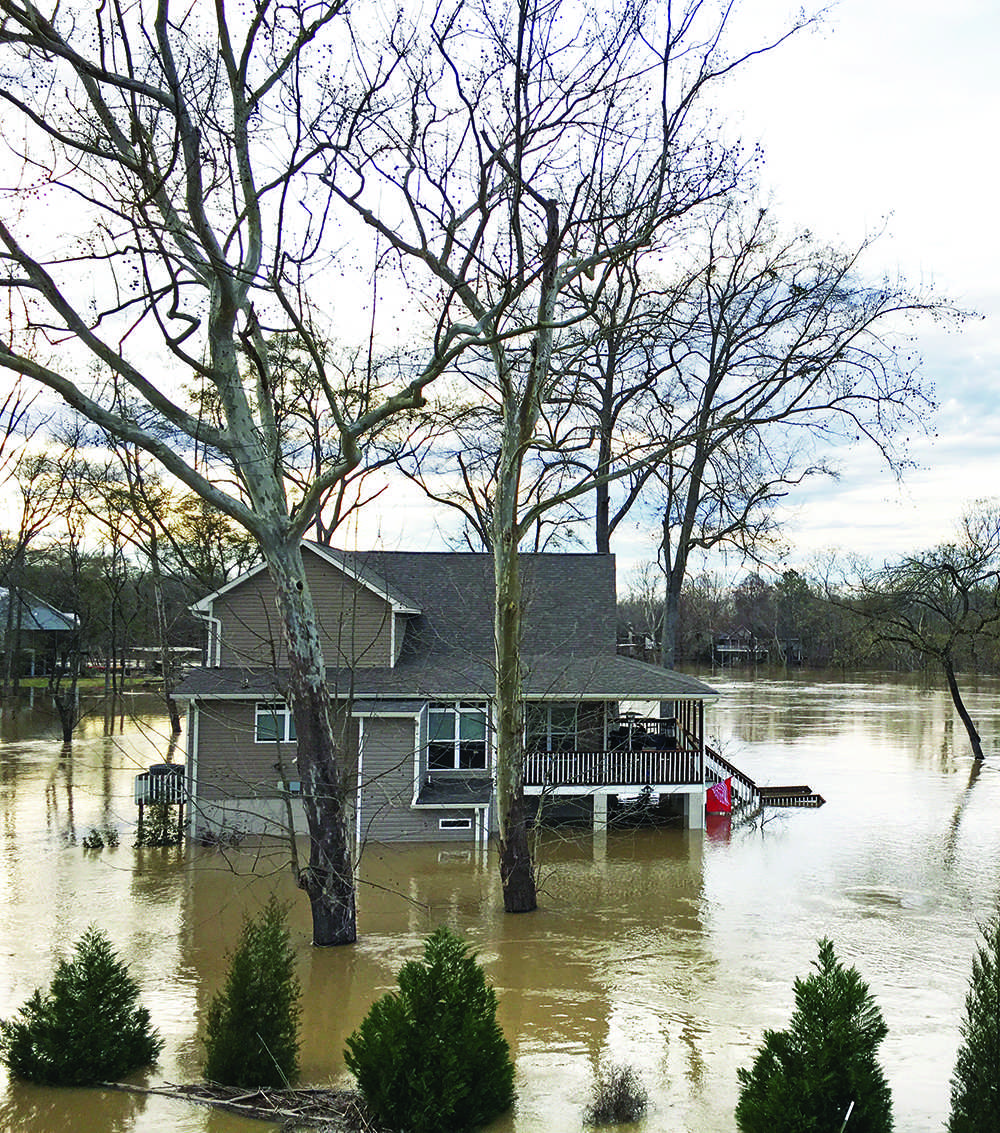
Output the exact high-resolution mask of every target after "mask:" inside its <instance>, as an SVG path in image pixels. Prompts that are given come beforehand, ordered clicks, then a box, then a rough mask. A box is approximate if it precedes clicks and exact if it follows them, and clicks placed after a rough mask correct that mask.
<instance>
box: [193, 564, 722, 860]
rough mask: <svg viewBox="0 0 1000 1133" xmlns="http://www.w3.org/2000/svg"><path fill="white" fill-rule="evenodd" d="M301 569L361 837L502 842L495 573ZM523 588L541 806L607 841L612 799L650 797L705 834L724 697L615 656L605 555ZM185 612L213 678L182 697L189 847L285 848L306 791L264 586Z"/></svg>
mask: <svg viewBox="0 0 1000 1133" xmlns="http://www.w3.org/2000/svg"><path fill="white" fill-rule="evenodd" d="M304 558H305V563H306V570H307V575H308V579H309V586H310V590H311V593H312V597H313V602H314V604H315V606H316V609H317V611H318V617H319V622H320V627H321V634H322V638H323V649H324V654H325V657H326V660H327V664H328V666H329V668H328V674H327V676H328V682H329V687H330V691H331V696H332V698H333V702H334V708H335V714H336V718H337V720H338V721H339V726H340V728H341V731H342V737H343V744H344V747H345V750H346V751H347V753H348V760H349V765H350V789H351V794H352V796H353V799H354V810H353V820H354V824H355V831H356V835H357V838H358V839H359V841H361V840H365V839H375V840H381V841H427V840H441V841H470V840H474V841H479V842H481V841H483V840H484V839H486V838H487V837H488V835H489V834H490V833H491V831H493V830H494V829H495V826H496V813H495V805H494V769H495V760H496V753H495V750H494V727H493V715H492V712H493V710H492V696H493V565H492V558H491V557H490V556H489V555H483V554H453V553H410V552H389V551H372V552H365V553H361V552H350V553H349V552H345V551H338V550H333V549H331V548H328V547H323V546H319V545H317V544H311V543H307V544H304ZM522 570H523V575H524V594H525V606H526V609H525V619H524V624H525V637H524V646H523V655H524V662H525V670H526V672H525V690H526V694H525V699H526V703H525V711H526V737H525V738H526V747H527V756H526V764H525V782H526V793H527V794H528V796H529V797H530V800H531V802H532V804H533V806H534V807H536V808H537V807H538V806H540V805H542V803H543V801H544V806H545V808H546V812H547V813H548V812H550V811H551V812H553V813H556V812H559V811H561V810H567V809H568V810H574V811H575V813H576V814H577V815H579V816H584V817H587V818H589V819H591V820H593V821H595V822H596V823H602V822H604V821H605V820H606V816H607V814H608V811H609V807H610V809H611V810H612V812H613V811H614V808H615V800H616V799H618V798H619V797H620V796H634V795H636V794H637V793H639V792H643V789H644V788H647V787H648V788H650V790H649V791H648V792H644V793H645V795H646V797H649V796H650V795H652V796H653V797H654V798H655V797H657V796H658V797H660V798H661V800H663V803H664V805H665V806H671V805H672V806H673V807H674V808H675V810H676V812H677V813H678V815H679V816H680V817H682V818H683V821H685V822H686V824H687V825H688V826H690V827H701V826H702V825H703V813H704V797H705V796H704V792H705V759H704V708H705V703H706V701H708V700H710V699H711V698H713V697H714V696H715V693H714V692H713V690H712V689H710V688H709V687H708V686H707V685H704V684H702V683H701V682H700V681H697V680H695V679H694V678H692V677H690V676H686V675H683V674H681V673H676V672H670V671H665V670H663V669H659V668H656V667H654V666H652V665H649V664H646V663H644V662H642V661H637V660H634V659H631V658H628V657H621V656H618V655H617V652H616V642H615V617H616V603H615V564H614V558H613V557H612V556H608V555H579V554H566V555H562V554H559V555H525V556H523V558H522ZM194 610H195V612H196V613H197V614H199V615H200V616H201V617H202V618H203V619H204V620H205V623H206V626H207V629H208V645H207V652H206V664H205V666H204V667H202V668H199V669H196V670H194V671H193V672H192V673H190V674H189V676H188V677H187V678H186V680H185V681H184V683H183V684H182V685H181V686H180V687H179V688H178V689H177V695H178V696H179V697H181V698H183V699H185V700H186V701H187V704H188V718H189V727H188V791H189V797H190V800H191V803H192V805H191V806H190V807H189V811H188V814H189V821H190V828H191V832H192V834H193V835H194V836H196V837H203V836H208V835H212V834H216V835H217V834H220V833H224V832H226V831H229V830H234V829H235V830H245V831H258V832H260V831H268V830H274V831H276V830H277V829H279V828H280V827H282V826H283V825H284V824H285V821H286V813H287V802H288V800H289V799H291V800H292V802H293V804H295V796H296V793H297V789H298V783H297V776H296V770H295V743H294V740H295V722H294V718H293V716H292V713H291V711H290V709H289V706H288V704H287V702H286V700H285V699H284V689H285V685H284V680H283V666H284V663H285V658H284V650H283V646H282V641H281V632H280V625H279V621H278V617H277V612H276V606H275V600H274V589H273V586H272V584H271V582H270V579H269V577H268V575H267V573H266V571H265V570H264V569H263V568H257V569H255V570H252V571H250V572H249V573H247V574H245V575H243V576H242V577H240V578H238V579H236V580H235V581H233V582H231V583H229V584H228V585H226V586H224V587H222V588H221V589H220V590H217V591H215V592H214V593H213V594H210V595H208V596H207V597H206V598H204V599H202V601H200V602H199V603H197V605H196V606H195V607H194ZM635 701H644V702H651V705H652V710H651V711H650V712H649V713H648V715H650V716H652V717H653V719H652V720H640V719H639V718H638V717H637V716H636V715H635V714H632V713H629V712H627V711H626V708H627V706H628V705H629V704H630V703H631V702H635ZM293 809H294V810H296V812H297V804H295V806H294V808H293ZM296 821H297V824H298V823H301V815H300V814H299V817H298V818H297V820H296ZM298 828H299V829H300V830H301V829H304V826H303V825H299V826H298Z"/></svg>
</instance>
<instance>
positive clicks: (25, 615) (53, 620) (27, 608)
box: [0, 586, 79, 637]
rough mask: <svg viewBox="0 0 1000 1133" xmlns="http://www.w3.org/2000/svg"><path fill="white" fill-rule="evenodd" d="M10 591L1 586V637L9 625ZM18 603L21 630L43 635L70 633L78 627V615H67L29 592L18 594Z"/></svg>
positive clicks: (23, 591)
mask: <svg viewBox="0 0 1000 1133" xmlns="http://www.w3.org/2000/svg"><path fill="white" fill-rule="evenodd" d="M10 599H11V596H10V591H9V590H8V589H7V588H6V587H4V586H0V637H2V636H3V634H4V631H5V628H6V625H7V610H8V606H9V603H10ZM16 601H17V602H18V604H19V605H20V607H21V612H20V618H21V630H22V631H24V630H27V631H29V632H42V633H68V632H70V631H71V630H75V629H76V627H77V622H78V620H79V619H78V618H77V616H76V614H66V613H63V612H62V611H61V610H57V609H56V608H55V606H50V605H49V603H48V602H46V601H45V600H44V599H43V598H39V597H37V595H35V594H30V593H29V592H28V591H27V590H19V591H18V592H17V596H16Z"/></svg>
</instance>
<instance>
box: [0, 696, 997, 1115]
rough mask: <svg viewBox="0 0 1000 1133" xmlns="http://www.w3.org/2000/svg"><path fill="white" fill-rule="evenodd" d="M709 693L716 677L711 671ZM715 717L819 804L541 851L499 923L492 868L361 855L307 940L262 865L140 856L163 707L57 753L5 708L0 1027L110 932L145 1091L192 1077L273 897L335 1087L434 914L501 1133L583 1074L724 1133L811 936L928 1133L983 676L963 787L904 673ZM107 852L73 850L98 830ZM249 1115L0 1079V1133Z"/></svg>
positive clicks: (380, 849)
mask: <svg viewBox="0 0 1000 1133" xmlns="http://www.w3.org/2000/svg"><path fill="white" fill-rule="evenodd" d="M709 679H710V680H712V678H709ZM712 683H714V684H715V686H716V687H717V688H718V689H719V690H720V692H721V693H722V696H721V698H720V702H719V704H718V705H717V706H716V707H715V708H714V709H712V710H711V711H710V729H711V731H712V732H713V733H714V734H715V735H716V737H717V740H718V743H719V745H720V746H721V747H722V748H723V750H724V751H725V753H726V754H727V755H728V756H729V758H730V759H732V760H733V761H734V762H735V763H736V764H737V765H738V766H740V767H742V768H744V769H745V770H746V771H747V772H748V773H749V774H751V775H753V776H754V777H755V778H756V779H757V780H758V782H760V783H762V784H772V785H777V784H783V783H809V784H810V785H811V786H812V787H813V788H814V789H816V790H819V791H820V792H821V793H822V794H823V795H824V796H825V797H826V798H827V800H828V802H827V805H826V806H824V807H823V808H822V809H820V810H818V811H785V812H779V813H778V814H777V815H776V816H775V817H773V818H771V819H770V820H769V821H767V822H766V823H765V824H764V825H763V827H761V826H760V825H759V824H758V825H754V826H743V827H740V826H723V827H721V828H719V829H713V830H711V831H709V832H708V833H707V834H701V833H684V832H681V831H653V830H644V831H634V832H625V831H623V832H612V833H610V834H608V835H606V836H604V837H597V838H595V837H593V836H592V835H591V834H590V833H589V832H587V833H584V832H578V831H574V832H561V833H559V834H555V833H553V834H551V835H550V836H548V838H547V840H546V844H545V851H544V866H543V874H544V889H543V894H542V908H541V909H540V910H539V911H538V912H537V913H534V914H530V915H527V916H518V917H505V916H504V915H503V914H502V913H500V912H499V911H498V910H499V907H500V901H499V894H498V883H497V881H496V865H495V860H494V858H493V856H492V854H490V855H488V856H487V855H480V854H477V853H475V852H471V851H470V852H468V853H466V852H463V851H456V850H454V849H452V850H448V849H443V848H441V847H437V846H419V847H408V848H403V847H395V846H373V847H369V848H368V850H367V851H366V855H365V858H364V862H363V867H362V884H361V891H360V896H359V907H360V917H359V924H360V931H361V940H360V942H359V943H358V944H357V945H356V946H354V947H351V948H345V949H333V950H318V949H313V948H311V947H310V946H309V943H308V939H309V930H308V913H307V909H306V906H305V903H304V902H303V900H302V899H301V897H299V895H298V894H297V893H296V891H295V890H294V888H293V886H292V884H291V882H290V879H289V876H288V873H287V870H286V869H285V868H284V865H283V861H282V859H281V857H280V854H278V853H277V852H272V851H268V852H256V851H255V852H251V851H248V850H245V849H244V850H241V851H239V852H229V853H226V854H223V853H221V852H219V851H214V850H211V851H210V850H205V849H198V848H189V849H183V850H182V849H178V848H172V849H171V848H168V849H136V848H134V847H133V844H132V843H133V841H134V823H135V817H136V814H135V808H134V806H133V804H132V778H133V776H134V775H135V774H136V772H137V771H139V770H142V769H144V768H145V767H146V765H147V764H149V763H153V762H159V761H160V760H162V759H163V758H164V756H165V755H166V753H167V751H168V741H167V738H166V732H165V723H166V721H165V719H164V718H163V717H162V716H160V715H158V714H156V713H155V711H152V712H150V713H149V714H145V715H143V714H142V710H143V709H144V708H148V707H149V706H144V705H142V704H141V703H137V704H136V708H137V709H139V714H138V715H137V716H136V717H135V718H134V719H133V720H132V722H130V723H128V724H127V725H126V727H125V729H124V731H122V732H120V733H119V734H117V735H113V736H106V735H104V734H103V729H102V726H101V722H100V721H99V720H94V721H90V722H88V723H86V724H85V725H84V727H83V729H82V732H81V734H80V736H79V738H78V739H77V740H76V741H75V742H74V744H73V746H72V750H71V751H68V750H63V748H62V746H61V744H60V743H59V741H58V739H57V738H56V737H57V732H56V729H55V726H54V723H53V721H52V720H51V718H50V717H48V716H46V715H45V714H44V713H42V712H41V711H40V710H35V711H27V710H21V711H20V712H19V713H18V714H17V715H16V716H10V715H6V716H5V717H4V718H3V720H2V721H0V740H2V742H0V820H2V827H3V836H2V842H0V853H2V867H0V926H2V940H0V945H2V946H0V1016H4V1017H6V1016H9V1015H11V1014H13V1013H14V1012H15V1011H16V1009H17V1007H18V1006H19V1005H20V1004H21V1003H23V1002H24V1000H25V999H27V997H28V996H29V995H30V994H31V992H32V990H33V989H34V988H35V987H36V986H40V985H45V984H47V982H48V980H49V978H50V976H51V973H52V968H53V963H54V959H53V958H54V956H55V955H57V954H65V953H66V952H67V951H68V950H69V949H70V948H71V946H72V943H73V941H74V940H75V939H76V938H77V937H78V936H79V935H80V933H81V932H82V931H83V930H84V929H85V928H86V927H87V925H88V924H91V923H93V924H97V925H99V926H100V927H102V928H103V929H105V930H106V931H107V933H108V934H109V936H110V937H111V939H112V940H113V941H114V943H115V945H116V947H117V948H118V949H119V951H120V952H121V953H122V955H123V956H125V957H126V958H127V959H128V961H129V964H130V966H131V969H132V972H133V974H134V975H135V976H136V978H137V979H138V980H139V982H140V984H141V987H142V991H143V1000H144V1002H145V1004H146V1005H147V1006H148V1007H149V1009H150V1011H151V1013H152V1016H153V1019H154V1021H155V1023H156V1025H157V1027H158V1028H159V1030H160V1032H161V1034H162V1035H163V1037H164V1039H165V1047H164V1051H163V1054H162V1056H161V1061H160V1063H159V1064H158V1065H157V1066H156V1067H155V1068H153V1069H152V1070H151V1071H150V1072H149V1074H148V1075H145V1076H139V1077H138V1078H137V1079H136V1081H137V1082H145V1083H148V1084H157V1083H162V1082H182V1081H193V1080H196V1079H197V1078H198V1076H199V1069H200V1060H201V1056H202V1050H201V1047H200V1044H199V1040H198V1034H199V1027H200V1024H201V1021H202V1017H203V1013H204V1011H205V1009H206V1004H207V1000H208V998H209V997H210V996H211V994H212V993H214V991H215V990H216V989H217V988H218V986H219V984H220V982H221V980H222V977H223V974H224V971H225V968H226V962H227V961H226V950H227V948H229V947H230V946H231V945H232V943H233V941H234V939H235V937H236V935H237V934H238V931H239V927H240V924H241V922H242V918H243V915H244V913H245V912H246V911H253V910H256V909H257V908H259V907H260V905H261V904H262V903H263V902H264V901H265V900H266V898H267V896H268V894H269V893H271V892H272V891H277V892H278V893H279V894H280V895H281V896H282V897H283V898H284V899H286V900H288V901H289V902H291V903H292V914H291V924H292V929H293V934H294V939H295V943H296V948H297V951H298V955H299V960H300V977H301V980H302V985H303V991H304V1013H303V1046H302V1061H303V1080H304V1082H306V1083H312V1084H325V1083H327V1082H330V1081H334V1082H343V1083H345V1084H346V1077H345V1073H344V1067H343V1058H342V1051H343V1045H344V1038H345V1036H346V1035H347V1034H349V1033H350V1032H351V1031H352V1030H353V1029H354V1028H355V1027H356V1026H357V1025H358V1023H359V1022H360V1020H361V1018H362V1017H363V1016H364V1014H365V1012H366V1011H367V1009H368V1007H369V1005H370V1004H371V1002H372V1000H373V999H374V998H375V997H377V996H378V995H379V994H381V993H382V992H383V991H385V990H387V989H389V988H390V987H392V986H394V984H395V975H396V972H397V970H398V968H399V965H400V964H401V963H402V962H403V961H404V960H406V959H408V958H410V957H413V956H416V955H418V954H419V951H420V948H421V942H422V938H423V936H424V935H425V934H426V933H427V932H428V931H430V930H431V929H433V928H434V927H435V926H437V925H438V924H442V923H445V924H448V925H450V926H451V927H453V928H455V929H457V930H458V931H460V932H461V933H463V934H464V935H465V936H467V937H468V938H469V939H470V940H471V941H472V943H473V945H474V947H475V948H476V949H477V950H478V952H479V953H480V956H481V957H482V959H483V961H484V962H485V964H486V967H487V970H488V974H489V976H490V978H491V980H492V981H493V982H494V984H495V985H496V987H497V990H498V993H499V995H500V1001H501V1022H502V1025H503V1027H504V1030H505V1032H506V1034H507V1036H508V1038H509V1040H510V1042H511V1047H512V1050H513V1053H514V1056H515V1058H516V1061H517V1080H518V1091H519V1103H518V1108H517V1111H516V1112H515V1113H514V1114H513V1115H511V1116H510V1117H508V1118H505V1119H503V1120H501V1121H500V1122H498V1123H497V1124H496V1125H495V1126H493V1127H491V1128H492V1131H493V1133H541V1131H542V1130H545V1131H547V1133H563V1131H567V1133H568V1131H574V1133H576V1131H578V1130H580V1128H581V1114H582V1111H583V1108H584V1106H585V1104H586V1102H587V1100H588V1095H589V1083H590V1081H591V1078H592V1075H593V1072H594V1068H595V1067H596V1066H597V1065H598V1063H599V1062H601V1061H602V1060H605V1059H613V1060H615V1061H619V1062H629V1063H631V1064H633V1065H634V1066H636V1067H637V1068H638V1069H639V1071H640V1073H641V1075H642V1077H643V1079H644V1080H645V1082H646V1084H647V1086H648V1087H649V1089H650V1094H651V1100H652V1109H651V1113H650V1116H649V1117H648V1118H647V1119H646V1122H645V1123H644V1126H643V1127H642V1128H644V1129H645V1130H646V1131H647V1133H651V1131H659V1130H688V1131H690V1133H723V1131H726V1133H730V1131H732V1130H733V1129H734V1123H733V1120H732V1113H733V1108H734V1106H735V1102H736V1096H737V1083H736V1070H737V1068H738V1067H740V1066H744V1065H747V1064H748V1063H749V1062H750V1061H751V1059H752V1057H753V1052H754V1050H755V1049H756V1046H757V1044H758V1043H759V1041H760V1036H761V1033H762V1031H763V1029H764V1028H765V1027H781V1026H783V1025H784V1024H785V1023H786V1021H787V1019H788V1014H789V1011H790V1008H791V1004H792V980H793V978H794V977H795V976H796V975H802V974H805V973H806V972H807V971H808V969H809V964H810V962H811V961H812V959H813V958H814V957H815V954H816V941H817V939H818V938H819V937H820V936H822V935H828V936H830V937H831V938H832V939H833V940H834V942H835V944H836V946H837V950H838V953H839V954H840V956H841V957H842V958H843V959H845V960H847V961H849V962H850V963H853V964H856V965H857V966H858V967H859V968H860V970H861V971H862V973H863V975H864V976H865V978H866V979H867V980H868V982H869V983H870V985H871V988H872V990H873V992H874V993H875V995H876V997H877V999H878V1001H879V1003H880V1005H881V1007H882V1010H883V1012H884V1014H885V1016H886V1020H887V1022H888V1025H889V1031H890V1033H889V1037H888V1039H887V1040H886V1042H885V1044H884V1045H883V1048H882V1055H883V1063H884V1065H885V1069H886V1073H887V1076H888V1078H889V1080H890V1084H891V1085H892V1087H893V1091H894V1097H895V1108H896V1118H897V1128H899V1129H901V1130H932V1129H939V1128H941V1126H942V1124H943V1122H944V1120H945V1119H946V1116H947V1106H948V1082H949V1078H950V1075H951V1070H952V1066H953V1062H954V1055H955V1050H956V1047H957V1044H958V1040H959V1035H958V1024H959V1020H960V1015H961V1011H962V1005H963V1001H964V996H965V991H966V986H967V981H968V972H969V965H970V958H971V955H972V951H973V948H974V945H975V939H976V929H975V926H976V921H977V920H981V919H983V918H984V917H985V916H986V915H988V913H989V912H990V910H991V908H992V902H993V901H994V899H995V897H996V895H997V893H998V891H1000V823H998V822H997V814H998V806H1000V776H998V774H997V770H998V768H1000V698H998V693H1000V682H998V681H996V680H986V679H980V680H978V681H976V680H973V681H971V683H970V695H969V703H970V708H971V709H972V711H973V714H974V715H975V716H976V718H977V720H978V721H979V722H980V730H981V732H982V734H983V737H984V746H985V748H986V751H987V753H988V754H987V760H986V763H985V766H984V767H983V768H982V770H981V772H980V773H979V774H978V775H976V774H973V773H971V772H972V764H971V760H970V757H969V755H968V752H967V750H966V746H965V741H964V734H963V732H962V729H961V726H960V725H957V723H956V721H955V720H954V719H953V713H952V709H951V706H950V703H949V702H948V699H947V697H946V695H945V694H944V693H942V692H939V691H936V690H930V689H927V688H924V687H922V686H921V684H920V683H919V682H917V681H916V680H913V679H909V678H892V677H885V678H871V677H865V678H858V679H847V680H845V679H833V678H818V677H816V676H815V675H805V674H802V675H795V676H793V677H791V678H790V679H788V680H753V679H752V678H750V677H748V676H740V675H736V676H731V675H730V674H728V673H727V674H725V675H724V676H723V677H716V678H714V680H713V681H712ZM103 823H111V824H112V825H114V826H116V827H117V828H118V829H119V831H120V835H121V844H120V845H119V847H118V848H116V849H104V850H101V851H86V850H84V849H82V848H81V845H80V842H81V840H82V838H83V837H84V836H85V835H86V834H87V832H88V831H89V830H90V828H91V827H93V826H95V825H99V824H103ZM266 1128H267V1126H264V1125H262V1124H260V1123H256V1122H247V1121H243V1120H241V1119H238V1118H235V1117H232V1116H229V1115H225V1114H220V1113H216V1112H213V1111H210V1110H207V1109H202V1108H199V1107H196V1106H188V1105H185V1104H181V1103H177V1102H170V1101H165V1100H162V1099H156V1098H149V1099H146V1098H140V1097H136V1096H133V1095H127V1094H119V1093H111V1092H101V1091H92V1090H81V1091H66V1090H46V1089H40V1088H36V1087H31V1086H27V1085H24V1084H22V1083H18V1082H6V1081H5V1080H4V1079H3V1078H0V1129H3V1130H9V1131H11V1133H15V1131H16V1133H62V1131H67V1133H68V1131H73V1133H107V1131H116V1133H117V1131H120V1133H153V1131H157V1133H159V1131H163V1130H167V1131H178V1133H249V1131H250V1130H257V1131H264V1130H266Z"/></svg>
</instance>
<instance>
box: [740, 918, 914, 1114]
mask: <svg viewBox="0 0 1000 1133" xmlns="http://www.w3.org/2000/svg"><path fill="white" fill-rule="evenodd" d="M814 967H815V968H816V971H815V973H813V974H812V975H810V976H808V977H807V978H806V979H797V980H796V981H795V1010H794V1011H793V1012H792V1017H791V1020H790V1021H789V1024H788V1029H787V1030H785V1031H765V1032H764V1041H763V1044H762V1045H761V1048H760V1050H759V1051H758V1052H757V1057H756V1060H755V1061H754V1064H753V1067H752V1069H750V1070H746V1069H742V1070H739V1071H738V1072H737V1076H738V1077H739V1081H740V1084H741V1090H740V1098H739V1102H738V1104H737V1106H736V1124H737V1125H738V1126H739V1128H740V1129H741V1130H743V1133H815V1131H816V1130H820V1129H822V1130H829V1131H830V1133H840V1130H841V1129H842V1128H843V1125H844V1119H845V1117H846V1116H847V1112H848V1110H849V1109H850V1107H851V1103H852V1102H853V1103H854V1108H853V1110H851V1116H850V1120H849V1121H848V1123H847V1129H848V1130H849V1133H889V1131H890V1130H891V1129H892V1127H893V1120H892V1096H891V1093H890V1090H889V1086H888V1084H887V1082H886V1080H885V1075H884V1074H883V1072H882V1068H881V1066H880V1065H879V1063H878V1061H877V1059H876V1051H877V1050H878V1047H879V1045H880V1044H881V1042H882V1040H883V1039H884V1038H885V1036H886V1034H887V1033H888V1029H887V1027H886V1025H885V1020H884V1019H883V1018H882V1012H881V1011H880V1010H879V1008H878V1005H877V1004H876V1003H875V1001H874V999H873V998H872V996H871V995H870V993H869V991H868V985H867V984H866V983H865V982H864V981H863V980H862V979H861V977H860V975H859V974H858V972H857V969H855V968H845V967H844V966H843V965H842V964H841V963H840V962H839V961H838V960H837V958H836V956H835V955H834V951H833V944H832V943H831V942H830V941H829V940H821V941H820V942H819V959H818V961H815V962H814Z"/></svg>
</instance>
